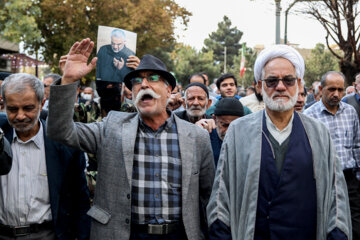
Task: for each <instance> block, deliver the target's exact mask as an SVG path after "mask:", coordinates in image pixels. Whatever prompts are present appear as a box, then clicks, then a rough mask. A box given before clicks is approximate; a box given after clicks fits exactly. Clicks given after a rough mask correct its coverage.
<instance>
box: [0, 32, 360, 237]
mask: <svg viewBox="0 0 360 240" xmlns="http://www.w3.org/2000/svg"><path fill="white" fill-rule="evenodd" d="M119 34H120V33H117V35H116V34H114V36H112V37H113V39H112V44H115V45H116V46H115V47H114V46H112V45H111V46H107V52H110V53H111V54H113V53H112V51H113V52H115V53H117V52H120V51H121V50H122V48H124V47H125V45H124V44H120V43H119V42H121V41H120V40H121V35H119ZM93 47H94V43H93V42H92V41H91V40H90V39H83V40H82V41H80V42H76V43H74V45H73V46H72V47H71V49H70V51H69V53H68V55H67V56H64V57H62V59H61V61H60V64H61V66H60V67H61V69H62V75H61V76H60V75H55V74H51V75H48V76H46V77H45V78H44V80H43V81H40V80H39V79H38V78H36V77H35V76H33V75H30V74H25V73H17V74H12V75H9V76H4V77H3V79H4V81H3V82H2V85H1V96H2V100H3V103H4V106H5V112H3V113H1V114H0V127H1V129H2V131H3V132H0V137H1V141H0V174H1V175H2V176H0V240H1V239H6V240H10V239H20V240H22V239H45V240H52V239H64V240H68V239H79V240H80V239H96V240H98V239H131V240H135V239H154V240H157V239H170V240H178V239H179V240H180V239H189V240H190V239H194V240H198V239H212V240H215V239H219V240H220V239H222V240H228V239H238V240H240V239H241V240H247V239H249V240H250V239H251V240H252V239H255V240H267V239H272V240H273V239H275V240H276V239H279V240H280V239H299V240H300V239H301V240H303V239H309V240H311V239H314V240H315V239H318V240H320V239H327V240H335V239H336V240H351V239H354V240H359V239H360V127H359V116H360V75H357V76H354V78H355V81H354V86H353V87H354V90H355V92H354V93H350V94H349V95H347V96H345V97H343V95H344V92H345V83H346V81H345V76H344V75H343V74H342V73H341V72H335V71H330V72H327V73H325V74H324V75H323V76H322V78H321V79H319V81H318V82H317V83H315V84H314V86H313V88H312V91H309V92H308V91H307V89H306V88H305V82H304V73H305V64H304V60H303V58H302V56H301V55H300V54H299V53H298V52H297V50H295V49H294V48H292V47H290V46H286V45H274V46H271V47H268V48H266V49H264V50H263V51H262V52H261V53H260V54H259V55H258V57H257V59H256V62H255V65H254V83H253V87H252V88H249V89H248V92H249V94H248V96H244V97H240V96H239V95H238V94H237V92H238V91H237V90H238V82H237V79H236V77H235V76H234V75H232V74H223V75H221V76H219V78H218V79H217V80H216V83H215V84H210V85H209V79H208V76H207V75H206V73H195V74H193V75H191V76H190V77H189V79H188V85H187V86H185V88H184V90H182V86H180V85H179V84H178V83H177V80H176V78H175V77H174V75H173V74H172V73H170V72H169V71H168V70H167V68H166V66H165V64H164V63H163V62H162V61H161V60H160V59H159V58H157V57H155V56H152V55H144V56H143V57H142V58H141V59H138V58H137V57H136V56H130V57H129V58H128V60H129V62H130V63H129V65H128V67H130V68H132V69H133V70H132V71H129V72H128V73H126V74H125V75H124V76H123V77H124V82H123V84H120V85H119V84H117V85H116V87H114V86H115V83H111V82H106V85H104V84H102V85H101V89H100V91H103V92H102V93H101V96H100V97H101V98H102V97H103V96H104V95H103V94H105V95H107V94H111V92H112V91H113V90H111V89H116V91H115V92H116V94H115V95H116V96H115V97H114V96H112V97H111V96H106V97H105V98H106V99H107V100H106V101H104V100H101V99H100V100H99V96H97V93H96V91H95V90H94V89H92V88H91V87H85V88H82V87H79V79H82V78H83V77H84V76H85V75H86V74H88V73H89V72H90V71H91V70H92V69H94V68H95V66H97V65H98V66H99V62H97V61H99V59H97V58H93V59H89V57H90V54H91V53H92V51H93ZM105 53H106V52H105V51H104V53H103V54H102V56H101V57H102V58H104V57H109V56H106V54H105ZM111 54H110V55H111ZM113 58H114V57H113V56H112V55H111V56H110V57H109V59H110V60H111V61H110V60H109V61H107V62H108V63H107V64H110V65H111V64H116V65H118V64H119V63H118V62H116V61H113ZM101 64H105V63H104V62H102V63H101ZM124 64H125V62H124V63H122V65H124ZM115 67H116V66H115ZM107 80H108V79H107ZM98 87H99V86H98ZM104 89H105V90H104ZM120 89H121V90H120ZM119 92H121V94H120V95H121V97H119V96H120V95H119ZM109 99H112V101H115V100H116V99H121V100H119V102H118V103H116V104H114V103H110V102H107V101H108V100H109ZM116 101H117V100H116ZM102 103H105V104H106V110H105V111H104V110H103V109H101V107H102Z"/></svg>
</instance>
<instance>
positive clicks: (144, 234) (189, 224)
mask: <svg viewBox="0 0 360 240" xmlns="http://www.w3.org/2000/svg"><path fill="white" fill-rule="evenodd" d="M93 46H94V43H93V42H92V41H90V39H84V40H82V41H81V42H76V43H75V44H74V45H73V46H72V48H71V49H70V52H69V55H68V60H67V62H66V64H65V69H64V75H63V78H62V79H61V81H59V82H57V83H56V84H55V85H54V86H51V89H50V91H51V94H50V105H49V118H48V134H49V135H50V136H51V137H52V138H54V139H56V140H58V141H61V142H63V143H64V144H67V145H69V146H73V147H75V148H79V149H82V150H83V151H85V152H90V153H94V154H96V156H97V159H98V177H97V183H96V190H95V192H96V194H95V199H94V206H93V207H92V208H91V209H90V211H89V212H88V214H89V215H90V216H91V217H92V218H93V221H92V229H91V235H90V238H91V239H96V240H97V239H134V240H135V239H170V240H171V239H174V240H175V239H179V240H180V239H194V240H198V239H204V233H203V232H202V231H201V229H202V230H206V229H207V228H206V225H205V224H206V222H205V220H206V217H205V214H204V208H205V207H206V205H207V203H208V199H209V197H210V193H211V186H212V182H213V178H214V162H213V157H212V151H211V145H210V140H209V136H208V134H207V133H206V132H205V131H204V130H202V129H200V128H199V127H197V126H196V125H194V124H191V123H189V122H186V121H183V120H181V119H179V118H178V117H176V116H175V115H174V114H173V113H171V112H170V111H168V110H167V109H166V105H167V100H168V98H169V97H170V95H171V90H172V89H173V88H174V87H175V84H176V81H175V78H174V77H173V75H172V74H171V73H169V72H168V71H167V70H166V66H165V65H164V63H163V62H162V61H161V60H160V59H158V58H156V57H154V56H152V55H145V56H144V57H143V58H142V59H141V62H140V65H139V66H138V67H137V69H136V70H135V71H133V72H131V73H129V74H127V75H126V76H125V79H124V82H125V84H126V86H127V87H128V88H129V89H131V91H132V94H133V100H134V105H135V106H136V108H137V110H138V112H137V113H124V112H117V111H111V112H110V113H109V114H108V116H107V118H106V119H104V120H103V121H102V122H96V123H90V124H84V123H74V122H73V121H72V109H73V104H74V101H75V95H76V86H77V84H78V83H77V80H78V79H80V78H81V77H83V76H85V75H86V74H87V73H89V72H90V71H91V70H92V69H93V67H94V66H95V64H96V59H93V60H91V62H90V64H87V61H88V58H89V56H90V53H91V51H92V49H93Z"/></svg>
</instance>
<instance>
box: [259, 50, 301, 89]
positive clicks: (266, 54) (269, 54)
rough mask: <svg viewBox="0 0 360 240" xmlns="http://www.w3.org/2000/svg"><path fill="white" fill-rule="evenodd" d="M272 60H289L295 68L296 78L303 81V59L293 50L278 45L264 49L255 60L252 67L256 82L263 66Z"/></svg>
mask: <svg viewBox="0 0 360 240" xmlns="http://www.w3.org/2000/svg"><path fill="white" fill-rule="evenodd" d="M274 58H285V59H287V60H289V61H290V62H291V63H292V64H293V65H294V67H295V71H296V76H297V77H298V78H301V80H302V81H303V78H304V72H305V63H304V59H303V57H302V56H301V55H300V53H299V52H298V51H297V50H296V49H295V48H293V47H290V46H288V45H282V44H279V45H273V46H271V47H268V48H265V49H264V50H262V51H261V52H260V54H259V56H258V57H257V58H256V61H255V66H254V77H255V81H256V82H258V81H259V80H261V72H262V70H263V68H264V67H265V65H266V64H267V63H268V62H269V61H270V60H272V59H274Z"/></svg>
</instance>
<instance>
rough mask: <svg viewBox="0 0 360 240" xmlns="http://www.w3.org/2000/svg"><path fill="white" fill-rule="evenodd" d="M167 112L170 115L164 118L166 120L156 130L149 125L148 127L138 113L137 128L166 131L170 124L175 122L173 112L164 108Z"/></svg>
mask: <svg viewBox="0 0 360 240" xmlns="http://www.w3.org/2000/svg"><path fill="white" fill-rule="evenodd" d="M166 112H167V114H169V115H170V117H169V118H168V119H166V121H165V122H164V124H163V125H161V126H160V127H159V129H158V130H156V131H154V130H153V129H152V128H151V127H149V126H148V125H147V124H146V123H145V122H144V120H143V119H142V117H141V116H140V114H138V116H139V128H140V129H141V130H142V131H145V130H147V131H151V132H161V131H163V130H165V131H167V130H168V129H170V128H171V127H172V125H173V124H174V123H175V117H174V113H173V112H172V111H170V110H169V109H166Z"/></svg>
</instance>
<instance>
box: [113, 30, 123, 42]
mask: <svg viewBox="0 0 360 240" xmlns="http://www.w3.org/2000/svg"><path fill="white" fill-rule="evenodd" d="M111 37H116V38H122V39H124V40H125V38H126V36H125V32H124V31H123V30H121V29H117V28H116V29H114V30H113V31H112V32H111Z"/></svg>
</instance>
